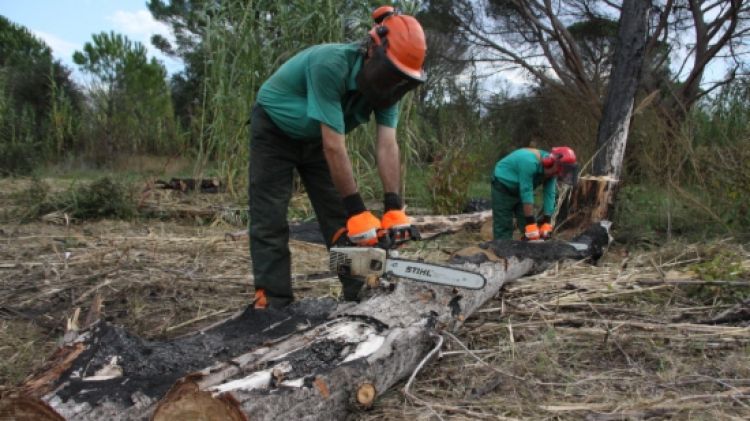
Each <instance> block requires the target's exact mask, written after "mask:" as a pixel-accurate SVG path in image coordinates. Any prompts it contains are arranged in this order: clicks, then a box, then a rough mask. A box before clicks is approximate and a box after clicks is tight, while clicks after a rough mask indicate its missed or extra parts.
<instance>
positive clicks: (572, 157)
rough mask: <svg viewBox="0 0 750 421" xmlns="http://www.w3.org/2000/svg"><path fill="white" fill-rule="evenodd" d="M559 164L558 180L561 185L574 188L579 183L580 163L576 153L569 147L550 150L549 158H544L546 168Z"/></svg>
mask: <svg viewBox="0 0 750 421" xmlns="http://www.w3.org/2000/svg"><path fill="white" fill-rule="evenodd" d="M555 163H557V175H556V177H557V179H558V180H560V182H561V183H565V184H568V185H570V186H574V185H575V184H576V181H578V161H577V160H576V153H575V152H573V149H571V148H569V147H567V146H555V147H554V148H552V150H550V152H549V156H547V157H546V158H544V160H543V164H544V166H545V167H551V166H553V165H554V164H555Z"/></svg>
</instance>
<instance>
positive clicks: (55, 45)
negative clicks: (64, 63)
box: [32, 31, 82, 59]
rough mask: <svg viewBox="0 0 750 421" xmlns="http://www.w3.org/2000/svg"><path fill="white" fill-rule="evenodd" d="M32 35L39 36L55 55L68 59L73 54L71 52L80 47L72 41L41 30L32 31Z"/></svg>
mask: <svg viewBox="0 0 750 421" xmlns="http://www.w3.org/2000/svg"><path fill="white" fill-rule="evenodd" d="M32 32H33V33H34V35H36V36H37V37H39V38H41V39H42V41H44V42H45V43H47V45H49V46H50V48H52V53H53V54H54V55H55V56H56V57H60V58H65V59H68V58H70V57H71V56H72V55H73V52H75V51H76V50H80V49H81V48H82V47H81V46H80V45H78V44H76V43H74V42H70V41H66V40H64V39H62V38H60V37H58V36H57V35H53V34H50V33H47V32H43V31H32Z"/></svg>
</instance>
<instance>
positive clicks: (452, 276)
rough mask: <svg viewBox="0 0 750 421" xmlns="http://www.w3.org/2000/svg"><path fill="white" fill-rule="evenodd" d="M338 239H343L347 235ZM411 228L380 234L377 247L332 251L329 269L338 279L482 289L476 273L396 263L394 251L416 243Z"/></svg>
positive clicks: (402, 261)
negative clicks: (390, 280)
mask: <svg viewBox="0 0 750 421" xmlns="http://www.w3.org/2000/svg"><path fill="white" fill-rule="evenodd" d="M341 238H344V239H346V238H347V237H346V235H342V236H341ZM419 239H420V236H419V232H418V231H417V230H416V228H414V227H409V228H407V229H406V230H404V229H398V230H393V229H391V230H381V231H380V232H378V244H377V246H374V247H362V246H356V245H354V244H351V243H350V242H349V243H348V244H347V243H345V244H343V245H339V246H334V247H331V251H330V255H329V256H330V260H329V268H330V270H331V271H332V272H335V273H336V274H338V275H341V276H353V277H361V278H369V277H372V276H376V277H378V278H380V277H383V276H385V277H388V276H397V277H400V278H406V279H411V280H413V281H417V282H427V283H431V284H435V285H443V286H451V287H457V288H466V289H482V288H484V285H485V284H486V283H487V280H486V279H485V278H484V276H482V275H481V274H479V273H476V272H471V271H468V270H463V269H456V268H452V267H449V266H443V265H438V264H434V263H425V262H421V261H416V260H407V259H399V258H398V256H397V252H396V251H395V250H394V249H395V248H397V247H399V246H401V245H402V244H403V243H404V242H406V241H408V240H419Z"/></svg>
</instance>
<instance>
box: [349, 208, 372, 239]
mask: <svg viewBox="0 0 750 421" xmlns="http://www.w3.org/2000/svg"><path fill="white" fill-rule="evenodd" d="M379 229H380V220H379V219H378V218H376V217H375V215H373V214H372V212H370V211H364V212H361V213H358V214H356V215H353V216H351V217H349V219H348V220H347V221H346V230H347V235H348V236H349V240H350V241H351V242H352V243H354V244H356V245H359V246H374V245H376V244H377V243H378V230H379Z"/></svg>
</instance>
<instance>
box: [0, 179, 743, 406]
mask: <svg viewBox="0 0 750 421" xmlns="http://www.w3.org/2000/svg"><path fill="white" fill-rule="evenodd" d="M5 194H6V193H3V195H5ZM298 200H299V199H298ZM216 201H217V196H214V195H183V194H179V193H176V192H164V191H161V192H151V193H149V194H148V195H146V197H145V199H144V203H148V204H149V206H153V208H154V209H162V210H164V212H165V215H170V216H172V217H174V216H179V215H178V214H179V212H185V215H187V216H189V217H188V218H178V219H172V218H170V219H166V220H163V221H159V220H154V219H149V220H144V221H136V222H122V221H106V220H105V221H98V222H86V223H82V224H76V223H72V224H69V225H64V224H63V225H56V224H50V223H43V222H37V223H32V224H23V225H18V224H8V225H5V226H0V391H1V390H2V389H5V388H9V387H12V386H13V385H15V384H17V383H18V382H19V381H22V380H23V378H24V377H25V376H26V375H28V374H29V373H31V372H32V371H33V370H34V369H35V368H37V367H39V365H40V364H41V363H42V362H43V360H44V359H45V358H46V357H47V356H49V355H50V354H51V351H52V350H53V349H54V347H55V345H56V343H57V341H58V340H59V339H60V338H61V337H62V334H63V330H64V327H65V322H66V319H67V318H68V317H71V315H72V314H73V312H74V311H75V309H76V308H81V313H82V315H85V314H86V311H87V310H88V307H89V306H90V305H91V303H92V301H93V299H94V297H96V296H101V298H102V300H103V302H104V308H103V316H104V318H105V319H107V320H108V321H110V322H112V323H116V324H120V325H124V326H125V327H126V328H128V329H129V330H131V331H133V332H135V333H136V334H138V335H141V336H145V337H148V338H169V337H174V336H177V335H181V334H184V333H186V332H190V331H193V330H195V329H197V328H199V327H201V326H205V325H208V324H211V323H212V322H214V321H216V320H218V319H221V318H224V317H227V316H228V315H230V314H231V313H233V312H234V311H236V310H237V309H240V308H242V307H243V306H245V305H247V304H248V302H249V300H250V297H251V293H252V286H251V285H252V277H251V270H250V262H249V253H248V249H247V239H242V240H239V241H232V240H231V239H228V238H227V237H226V236H225V234H226V233H227V232H231V231H236V230H237V226H236V225H235V224H233V223H232V221H231V219H229V220H228V218H226V217H225V215H226V209H230V208H233V206H234V205H231V206H216V205H215V203H216ZM303 205H304V201H302V205H301V206H302V208H303V211H302V212H303V213H304V212H305V211H304V206H303ZM212 206H213V207H212ZM186 209H189V210H190V212H186V211H185V210H186ZM217 209H218V210H219V211H216V210H217ZM222 209H223V211H221V210H222ZM201 211H206V212H207V213H206V215H205V216H196V213H197V212H201ZM62 222H64V220H63V221H62ZM480 241H481V238H480V234H479V233H467V232H464V233H459V234H455V235H451V236H446V237H439V238H438V239H437V240H433V241H425V242H421V243H414V244H412V245H410V247H409V248H408V249H407V250H405V251H404V253H403V254H404V255H405V256H408V257H417V258H424V259H426V260H430V261H444V260H445V259H446V258H447V257H448V256H449V255H450V253H452V252H453V251H456V250H457V249H459V248H461V247H463V246H466V245H474V244H476V243H478V242H480ZM291 246H292V253H293V259H294V266H293V273H294V275H295V288H296V291H297V295H298V297H303V296H323V295H330V296H334V297H336V296H338V294H339V285H338V282H337V281H336V280H334V279H327V280H307V279H306V277H307V275H309V274H315V273H322V272H325V271H326V270H327V267H326V266H327V265H326V263H327V254H326V251H325V248H324V247H323V246H321V245H315V244H310V243H304V242H297V241H292V244H291ZM748 273H750V254H749V253H748V252H747V251H746V250H745V249H743V248H742V246H741V245H736V244H731V243H726V244H723V243H713V244H711V245H675V246H673V247H668V248H663V249H660V250H656V251H650V252H628V251H627V250H625V249H624V248H615V249H612V250H610V252H609V253H608V255H607V256H606V257H605V260H604V261H602V262H601V263H600V265H598V266H590V265H587V264H583V263H566V264H562V265H558V266H557V267H555V268H552V269H551V270H549V271H547V272H545V273H542V274H539V275H537V276H534V277H529V278H524V279H522V280H520V281H518V282H516V283H513V284H510V285H508V286H506V287H505V288H504V290H503V291H502V293H501V294H500V295H499V296H498V297H496V299H495V300H493V301H491V302H489V303H487V305H486V306H485V307H484V308H483V309H482V310H481V311H480V312H479V313H478V314H476V315H475V316H473V317H472V318H470V319H469V320H467V322H466V325H465V326H464V328H463V329H462V330H461V331H460V332H457V333H456V335H457V336H456V337H453V336H451V335H449V334H447V333H445V334H444V335H443V337H444V343H443V346H442V348H441V349H440V353H439V355H440V357H439V359H437V360H433V361H431V362H429V363H428V364H426V366H425V367H424V369H423V370H422V371H421V372H419V373H418V375H417V376H416V378H415V380H414V382H413V383H412V385H411V388H410V392H411V395H412V396H413V398H412V399H409V398H407V397H406V396H405V394H404V393H403V392H402V391H401V389H402V388H403V384H401V385H399V386H398V387H396V388H394V390H392V391H389V392H387V393H386V394H385V395H384V396H382V397H381V398H379V399H378V400H377V401H376V404H375V407H374V408H373V409H372V410H371V411H367V412H360V413H357V414H354V415H353V417H354V418H357V419H366V420H369V419H398V420H402V419H441V418H442V419H481V418H491V419H504V418H508V419H527V420H537V419H591V420H615V419H646V418H648V419H666V418H672V419H720V420H723V419H747V418H748V417H750V399H748V396H749V395H750V364H748V357H750V355H749V354H750V345H749V343H750V327H748V324H747V321H745V322H744V324H742V322H740V323H735V324H733V325H730V324H721V325H711V324H704V323H701V322H705V321H708V320H710V319H711V318H713V317H715V316H716V315H718V314H720V313H721V312H722V311H725V310H727V309H729V308H731V306H732V305H733V304H735V303H737V302H739V301H741V300H742V299H747V298H748V296H750V293H749V292H748V291H750V284H748V277H749V276H748ZM705 279H711V281H706V280H705ZM82 318H83V317H82Z"/></svg>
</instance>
